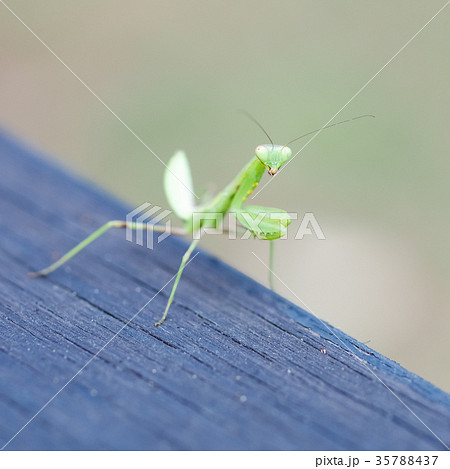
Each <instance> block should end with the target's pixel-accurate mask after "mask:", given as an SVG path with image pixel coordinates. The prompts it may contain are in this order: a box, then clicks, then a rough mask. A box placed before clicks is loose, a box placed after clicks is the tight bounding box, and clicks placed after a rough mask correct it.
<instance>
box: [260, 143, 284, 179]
mask: <svg viewBox="0 0 450 469" xmlns="http://www.w3.org/2000/svg"><path fill="white" fill-rule="evenodd" d="M255 155H256V157H257V158H258V160H259V161H261V163H262V164H263V165H264V166H265V167H266V168H267V172H268V173H269V174H270V175H271V176H274V175H275V174H277V172H278V170H279V169H280V168H281V166H282V165H283V164H284V163H286V161H288V160H289V159H290V158H291V157H292V150H291V149H290V148H289V147H287V146H285V145H273V144H269V143H267V144H264V145H258V146H257V147H256V149H255Z"/></svg>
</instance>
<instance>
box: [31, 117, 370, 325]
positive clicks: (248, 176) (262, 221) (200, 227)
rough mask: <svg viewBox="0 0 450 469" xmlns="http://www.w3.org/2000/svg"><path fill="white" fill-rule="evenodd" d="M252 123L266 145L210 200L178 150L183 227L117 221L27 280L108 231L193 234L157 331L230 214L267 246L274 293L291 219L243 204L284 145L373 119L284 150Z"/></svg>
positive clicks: (171, 167)
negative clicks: (206, 242)
mask: <svg viewBox="0 0 450 469" xmlns="http://www.w3.org/2000/svg"><path fill="white" fill-rule="evenodd" d="M248 117H249V118H250V119H251V120H253V121H254V122H255V123H256V124H257V125H258V126H259V127H260V128H261V130H262V131H263V132H264V133H265V134H266V136H267V137H268V139H269V140H270V143H267V144H262V145H258V146H257V147H256V149H255V155H254V156H253V157H252V158H251V159H250V161H249V162H248V163H247V164H246V165H245V166H244V167H243V168H242V169H241V171H240V172H239V173H238V175H237V176H236V177H235V178H234V179H233V180H232V181H231V182H230V183H229V184H228V185H227V186H226V187H225V188H224V189H223V190H222V191H221V192H219V194H217V195H216V196H215V197H213V198H211V199H210V200H208V201H206V202H203V203H201V204H200V205H195V201H194V192H193V184H192V176H191V171H190V168H189V163H188V160H187V157H186V155H185V153H184V152H183V151H178V152H177V153H175V155H174V156H173V157H172V158H171V159H170V161H169V163H168V165H167V167H166V171H165V173H164V190H165V193H166V197H167V200H168V202H169V205H170V207H171V208H172V210H173V212H174V213H175V214H176V215H177V216H178V218H179V219H180V220H181V221H182V222H183V224H184V227H183V228H171V229H170V230H169V231H168V229H167V228H166V227H165V226H160V225H153V224H149V223H137V222H128V221H121V220H111V221H108V222H107V223H105V224H104V225H103V226H101V227H100V228H99V229H98V230H96V231H95V232H93V233H92V234H91V235H89V236H88V237H87V238H86V239H84V240H83V241H81V242H80V243H79V244H77V245H76V246H75V247H74V248H72V249H71V250H70V251H68V252H67V253H66V254H64V255H63V256H62V257H61V258H60V259H59V260H57V261H56V262H54V263H53V264H51V265H50V266H48V267H47V268H45V269H43V270H40V271H39V272H30V273H29V276H30V277H42V276H46V275H48V274H49V273H51V272H53V271H54V270H56V269H57V268H58V267H61V266H62V265H63V264H64V263H66V262H67V261H68V260H69V259H71V258H72V257H73V256H75V255H76V254H78V253H79V252H80V251H81V250H82V249H84V248H85V247H86V246H88V245H89V244H91V243H92V242H93V241H94V240H96V239H97V238H98V237H100V236H101V235H102V234H104V233H105V232H106V231H108V230H109V229H111V228H128V229H131V230H149V231H152V232H160V233H162V232H163V233H169V234H173V235H181V236H184V235H193V238H194V239H193V240H192V242H191V243H190V245H189V247H188V249H187V251H186V252H185V253H184V255H183V258H182V260H181V264H180V267H179V269H178V272H177V274H176V277H175V282H174V284H173V287H172V290H171V292H170V296H169V299H168V301H167V304H166V308H165V310H164V313H163V315H162V317H161V319H160V320H159V321H157V322H156V323H155V326H160V325H161V324H162V323H163V322H164V321H165V319H166V317H167V313H168V312H169V308H170V305H171V304H172V302H173V298H174V296H175V292H176V289H177V286H178V282H179V281H180V278H181V274H182V273H183V269H184V267H185V266H186V263H187V262H188V261H189V258H190V257H191V255H192V253H193V251H194V249H195V247H196V246H197V244H198V242H199V240H200V237H201V233H202V231H204V230H205V229H206V228H218V227H219V225H220V224H221V223H222V221H223V218H224V216H225V215H226V214H227V213H231V214H232V215H233V216H234V217H235V218H236V219H237V221H238V222H239V223H240V224H241V225H242V227H243V228H244V229H245V230H248V231H250V233H251V234H252V235H253V236H254V237H255V238H258V239H261V240H265V241H270V269H269V272H270V284H271V287H272V288H273V277H272V272H273V241H274V240H276V239H279V238H281V237H283V236H285V235H286V230H287V227H288V226H289V224H290V223H291V217H290V215H289V214H288V213H287V212H286V211H284V210H281V209H276V208H272V207H260V206H256V205H246V206H244V202H245V201H246V200H247V198H248V197H249V195H250V194H251V193H252V192H253V191H254V190H255V188H256V187H257V186H258V184H259V182H260V180H261V178H262V176H263V174H264V172H265V171H266V170H267V172H268V174H269V175H270V176H274V175H276V174H277V173H278V171H279V170H280V168H281V167H282V166H283V165H284V164H286V162H287V161H289V160H290V159H291V158H292V150H291V149H290V148H289V147H288V146H287V145H290V144H291V143H293V142H295V141H296V140H299V139H301V138H303V137H306V136H307V135H311V134H313V133H316V132H320V131H322V130H323V129H327V128H329V127H333V126H336V125H339V124H344V123H346V122H350V121H352V120H355V119H361V118H363V117H374V116H370V115H363V116H358V117H354V118H352V119H347V120H345V121H341V122H337V123H335V124H331V125H327V126H325V127H322V128H320V129H316V130H313V131H312V132H308V133H306V134H304V135H301V136H300V137H297V138H295V139H294V140H291V141H290V142H288V143H287V144H286V145H276V144H274V143H273V141H272V139H271V138H270V136H269V135H268V133H267V132H266V131H265V130H264V128H263V127H262V126H261V124H259V122H257V121H256V120H255V119H254V118H253V117H252V116H250V115H248Z"/></svg>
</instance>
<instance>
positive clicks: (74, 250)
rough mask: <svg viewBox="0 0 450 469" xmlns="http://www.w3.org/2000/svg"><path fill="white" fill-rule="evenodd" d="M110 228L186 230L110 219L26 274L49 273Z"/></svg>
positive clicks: (174, 231) (157, 230)
mask: <svg viewBox="0 0 450 469" xmlns="http://www.w3.org/2000/svg"><path fill="white" fill-rule="evenodd" d="M110 228H128V229H131V230H148V231H155V232H159V233H169V234H174V235H184V234H186V231H185V230H184V229H181V228H172V229H170V230H168V229H167V228H166V227H165V226H158V225H151V224H148V223H135V222H126V221H120V220H111V221H109V222H107V223H105V224H104V225H103V226H102V227H100V228H99V229H98V230H97V231H94V232H93V233H92V234H91V235H89V236H88V237H87V238H85V239H84V240H83V241H81V243H79V244H77V245H76V246H75V247H74V248H72V249H71V250H70V251H69V252H67V253H66V254H64V256H62V257H61V258H60V259H58V260H57V261H56V262H54V263H53V264H52V265H50V266H48V267H47V268H45V269H42V270H40V271H39V272H29V273H28V275H29V276H30V277H33V278H34V277H44V276H45V275H48V274H49V273H51V272H53V271H54V270H56V269H57V268H58V267H61V266H62V265H63V264H65V263H66V262H67V261H68V260H69V259H72V257H73V256H75V255H76V254H78V253H79V252H80V251H81V250H82V249H84V248H85V247H86V246H88V245H89V244H91V243H92V242H93V241H95V240H96V239H97V238H99V237H100V236H101V235H102V234H103V233H105V232H106V231H108V230H109V229H110Z"/></svg>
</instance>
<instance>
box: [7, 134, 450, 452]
mask: <svg viewBox="0 0 450 469" xmlns="http://www.w3.org/2000/svg"><path fill="white" fill-rule="evenodd" d="M0 162H1V167H0V230H1V236H0V446H3V445H4V444H5V443H7V442H8V441H9V440H10V438H11V437H12V436H13V435H14V434H15V433H16V432H17V431H18V430H19V429H20V428H21V427H22V426H23V425H25V424H26V422H27V421H28V420H29V419H30V418H31V417H32V416H33V415H34V414H35V413H36V412H38V411H39V409H40V408H41V407H42V406H43V405H44V404H45V403H46V402H47V401H48V400H49V399H50V398H51V397H52V396H53V395H54V394H55V393H56V392H58V391H59V390H60V389H61V387H62V386H63V385H64V384H65V383H67V381H68V380H70V379H71V378H72V377H73V376H74V375H75V374H76V373H77V372H78V371H79V370H80V368H82V367H83V366H84V365H85V364H86V363H87V362H88V361H89V360H90V359H91V358H92V357H93V356H94V355H95V354H96V353H97V352H98V351H99V350H100V349H101V348H102V347H103V346H104V345H105V344H106V343H108V341H110V339H111V338H112V337H113V336H114V335H115V334H116V333H117V332H118V331H119V330H120V329H121V328H122V327H123V326H124V325H125V324H126V323H127V321H129V319H130V318H131V317H132V316H133V315H135V314H136V313H137V312H138V311H139V310H140V309H141V308H142V307H143V306H144V305H145V304H146V303H147V302H148V300H149V299H150V298H152V297H153V296H155V295H156V294H157V293H158V291H159V290H160V289H161V288H162V287H163V286H164V284H165V283H166V282H168V280H169V279H170V278H171V277H172V276H173V275H174V274H175V273H176V271H177V268H178V265H179V262H180V258H181V256H182V254H183V252H184V249H185V247H186V243H185V242H184V241H183V240H179V239H174V238H170V239H167V240H166V241H164V242H163V243H162V244H160V245H158V246H157V248H156V249H154V250H153V251H150V250H148V249H145V248H143V247H140V246H136V245H133V244H132V243H129V242H126V241H125V233H124V231H120V230H116V231H111V232H109V233H108V234H106V235H104V236H103V237H102V238H101V240H98V241H97V242H95V243H94V244H93V245H92V246H90V247H89V248H87V249H86V250H85V251H83V252H82V253H81V254H79V255H78V256H76V257H75V258H74V259H73V260H72V261H71V262H70V263H69V264H67V266H64V267H63V268H61V269H60V270H58V271H56V272H54V273H53V274H51V275H50V276H49V277H48V278H43V279H34V280H33V279H29V278H27V276H26V273H27V272H28V271H29V270H36V269H39V268H42V267H44V266H46V265H47V264H48V263H49V260H51V259H52V258H54V257H55V256H57V255H59V254H62V253H63V252H65V251H66V250H67V249H69V248H71V247H72V246H73V245H74V244H75V243H77V242H78V241H80V240H81V239H82V238H83V237H84V236H86V235H87V234H89V233H90V232H92V231H93V230H94V229H96V228H97V227H99V226H100V225H101V224H102V223H104V222H105V221H107V220H109V219H111V218H120V219H123V218H124V217H125V215H126V213H127V212H128V207H126V206H124V205H122V204H120V203H119V202H117V201H115V200H113V199H112V198H111V197H110V196H108V195H106V194H104V193H102V192H100V191H99V190H97V189H96V188H93V187H91V186H89V185H88V184H86V183H85V182H82V181H80V180H78V179H76V178H74V177H72V176H70V175H69V174H67V173H66V172H64V171H63V170H61V169H60V168H57V167H55V166H54V165H53V164H51V163H50V162H49V161H47V160H46V159H45V158H43V157H42V156H39V155H36V154H35V152H34V151H32V150H30V149H27V148H26V147H24V146H22V145H20V144H18V143H17V142H15V141H13V140H12V139H11V138H9V137H7V136H5V135H2V136H0ZM162 170H163V168H161V172H162ZM169 288H170V286H169V287H166V288H164V289H163V290H162V292H161V293H159V294H157V295H156V296H155V297H154V299H153V300H152V301H151V302H150V303H149V304H148V305H147V306H146V307H145V308H144V309H143V310H142V311H141V313H140V314H139V315H138V316H137V317H136V318H135V319H134V320H133V321H132V322H131V323H130V324H129V325H128V326H127V327H125V328H124V329H123V331H122V332H121V333H120V334H119V335H118V336H117V337H115V338H114V339H113V340H112V341H111V342H110V343H109V344H108V345H107V346H106V347H105V348H104V350H102V352H101V353H100V354H99V355H98V356H97V357H96V358H95V359H94V360H93V361H92V362H91V363H90V364H89V365H88V366H87V367H86V368H85V369H84V370H83V371H82V373H80V374H79V375H78V376H76V378H74V379H73V380H72V381H71V382H70V384H68V385H67V386H66V387H65V388H64V389H63V390H62V391H61V392H60V393H59V394H58V396H57V397H55V399H54V400H53V401H52V402H51V403H50V404H49V405H48V406H47V407H46V408H45V409H44V410H43V411H42V412H41V413H40V414H39V415H38V416H37V417H36V418H35V419H34V420H33V421H32V422H31V423H29V424H28V425H27V426H26V427H25V428H24V430H23V431H21V432H20V433H19V434H18V435H17V437H16V438H14V439H13V440H12V441H11V442H10V443H9V444H8V445H7V446H6V449H39V450H43V449H66V450H67V449H71V450H82V449H84V450H93V449H99V450H107V449H122V450H125V449H128V450H130V449H136V450H137V449H142V450H153V449H155V450H163V449H177V450H193V449H196V450H212V449H215V450H218V449H226V450H231V449H233V450H244V449H247V450H256V449H258V450H269V449H271V450H288V449H290V450H301V449H306V450H368V449H372V450H430V449H434V450H443V449H445V446H444V444H443V443H445V444H446V445H447V446H450V396H449V395H448V394H446V393H444V392H443V391H441V390H439V389H437V388H436V387H434V386H433V385H432V384H430V383H428V382H426V381H425V380H423V379H422V378H420V377H418V376H416V375H414V374H413V373H410V372H409V371H407V370H405V369H404V368H402V367H401V366H400V365H398V364H397V363H394V362H393V361H391V360H389V359H387V358H386V357H384V356H382V355H380V354H378V353H377V352H375V351H373V350H371V349H370V348H368V347H367V346H366V345H363V344H361V343H359V342H357V341H356V340H354V339H352V338H351V337H349V336H348V335H346V334H345V333H343V332H341V331H339V330H337V329H335V328H333V327H332V326H330V325H327V324H325V323H322V322H321V321H319V320H318V319H317V318H315V317H314V316H312V315H311V314H309V313H307V312H305V311H303V310H302V309H300V308H299V307H297V306H295V305H293V304H292V303H290V302H289V301H287V300H285V299H283V298H282V297H280V296H278V295H276V294H274V293H272V292H271V291H269V290H268V289H266V288H265V287H264V286H262V285H259V284H258V283H256V282H254V281H253V280H251V279H249V278H247V277H246V276H244V275H243V274H241V273H239V272H238V271H236V270H234V269H232V268H230V267H229V266H227V265H225V264H223V263H222V262H220V261H218V260H217V259H215V258H214V257H212V256H210V255H208V254H206V253H203V252H200V254H199V255H198V256H197V257H196V258H195V259H194V260H193V262H192V263H191V264H189V266H188V267H187V268H186V270H185V272H184V274H183V277H182V280H181V282H180V286H179V290H178V292H177V295H176V297H175V302H174V304H173V307H172V309H171V311H170V315H169V318H168V320H167V321H166V322H165V323H164V324H163V326H161V327H159V328H155V327H154V326H153V323H154V322H155V320H156V319H158V318H159V317H160V314H161V312H162V311H163V309H164V306H165V303H166V300H167V296H168V294H169V292H170V290H169ZM399 333H401V331H399ZM421 346H423V344H422V345H421ZM321 347H323V348H326V351H327V353H326V354H324V353H321ZM383 383H384V384H383ZM400 400H401V401H402V402H400ZM406 406H407V407H408V408H409V409H410V410H408V408H407V407H406ZM411 411H412V412H414V413H415V414H416V416H414V415H413V414H412V412H411ZM419 418H420V420H421V421H422V422H421V421H420V420H419ZM425 425H426V426H425ZM427 427H428V428H427ZM432 432H434V434H435V435H433V433H432ZM439 439H440V440H441V441H440V440H439Z"/></svg>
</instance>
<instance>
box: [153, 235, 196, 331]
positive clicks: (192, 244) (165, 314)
mask: <svg viewBox="0 0 450 469" xmlns="http://www.w3.org/2000/svg"><path fill="white" fill-rule="evenodd" d="M199 241H200V238H199V239H194V241H192V243H191V244H190V245H189V248H188V250H187V251H186V252H185V253H184V255H183V259H182V260H181V264H180V268H179V269H178V272H177V276H176V278H175V283H174V284H173V287H172V291H171V292H170V296H169V299H168V301H167V305H166V309H165V311H164V314H163V315H162V317H161V319H160V320H159V321H158V322H156V323H155V326H160V325H161V324H162V323H163V322H164V321H165V320H166V317H167V313H168V312H169V308H170V305H171V304H172V301H173V297H174V296H175V291H176V289H177V286H178V282H179V281H180V277H181V274H182V273H183V269H184V266H185V265H186V262H187V261H188V260H189V258H190V257H191V254H192V252H193V251H194V249H195V246H197V244H198V242H199Z"/></svg>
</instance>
